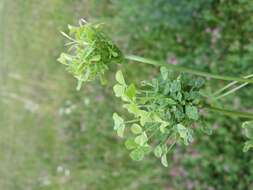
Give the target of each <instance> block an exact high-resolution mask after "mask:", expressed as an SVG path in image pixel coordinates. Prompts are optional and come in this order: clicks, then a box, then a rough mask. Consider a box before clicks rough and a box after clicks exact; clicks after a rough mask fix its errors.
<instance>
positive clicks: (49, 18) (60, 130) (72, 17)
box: [0, 0, 166, 190]
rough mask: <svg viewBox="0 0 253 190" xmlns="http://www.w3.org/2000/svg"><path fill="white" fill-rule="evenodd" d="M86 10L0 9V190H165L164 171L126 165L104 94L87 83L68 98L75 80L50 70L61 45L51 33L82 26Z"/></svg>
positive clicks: (65, 0)
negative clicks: (79, 23)
mask: <svg viewBox="0 0 253 190" xmlns="http://www.w3.org/2000/svg"><path fill="white" fill-rule="evenodd" d="M89 6H90V4H89V3H88V1H81V0H78V1H69V0H43V1H33V0H26V1H23V0H15V1H8V0H2V1H1V2H0V15H1V28H0V40H1V43H0V45H1V49H0V52H1V54H0V61H1V62H0V63H1V64H0V74H1V76H0V84H1V85H0V112H1V114H0V150H1V154H0V189H6V190H14V189H15V190H16V189H26V190H27V189H35V190H37V189H50V190H51V189H52V190H58V189H59V190H72V189H80V190H81V189H88V190H93V189H94V190H99V189H103V190H104V189H145V190H146V189H152V190H154V189H163V187H164V185H165V181H166V177H165V176H166V170H164V169H162V167H161V166H160V165H159V164H157V161H155V160H152V159H151V160H146V161H145V162H144V163H142V164H139V163H135V162H133V161H131V160H130V158H129V156H128V153H127V150H125V149H124V147H123V144H122V142H121V141H119V140H118V139H117V138H116V137H115V135H114V133H113V132H112V121H111V114H112V112H113V111H114V110H115V109H117V108H116V107H115V104H114V102H115V101H117V100H115V98H113V96H112V94H111V89H110V86H109V87H106V88H105V89H104V88H103V87H100V85H97V84H96V83H93V84H92V85H87V86H86V87H85V88H84V89H83V90H82V91H80V92H76V91H75V85H76V83H75V80H74V79H72V77H71V76H69V75H68V74H67V73H66V72H65V71H64V68H63V67H62V66H61V65H60V64H59V63H57V62H56V58H57V56H58V55H59V53H60V52H61V51H62V50H63V43H64V41H63V38H62V37H61V35H60V34H59V31H60V30H65V28H66V26H67V24H69V23H76V22H77V20H78V18H81V17H85V18H90V13H89ZM132 75H134V74H131V73H130V74H129V76H132ZM112 77H113V76H109V78H110V79H111V80H112ZM94 95H95V98H94Z"/></svg>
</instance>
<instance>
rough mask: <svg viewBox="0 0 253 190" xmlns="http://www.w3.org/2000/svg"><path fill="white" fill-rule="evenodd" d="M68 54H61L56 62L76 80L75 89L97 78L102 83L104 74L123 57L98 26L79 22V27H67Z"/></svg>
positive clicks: (120, 61) (82, 21)
mask: <svg viewBox="0 0 253 190" xmlns="http://www.w3.org/2000/svg"><path fill="white" fill-rule="evenodd" d="M68 28H69V35H67V34H65V33H63V32H62V34H63V35H64V36H65V37H66V38H67V39H68V40H69V41H70V42H68V43H67V44H66V45H67V46H70V48H69V51H70V54H66V53H62V54H61V55H60V57H59V58H58V61H59V62H60V63H62V64H64V65H65V66H66V68H67V70H68V71H69V72H70V73H71V74H72V75H73V76H74V77H75V78H76V79H77V80H78V86H77V89H78V90H79V89H80V88H81V85H82V83H83V82H86V81H92V80H94V79H95V78H97V77H99V78H100V80H101V82H102V83H104V82H105V79H104V78H103V75H104V73H105V72H106V71H107V70H108V69H109V67H110V65H111V64H113V63H118V64H120V63H122V61H123V56H122V53H121V52H120V50H119V49H118V48H117V46H116V45H115V44H114V43H113V42H112V41H111V40H110V39H109V38H108V37H107V36H106V35H105V34H104V33H103V32H102V31H101V30H100V25H94V24H90V23H86V22H85V21H84V20H81V21H80V25H79V26H77V27H76V26H70V25H69V27H68Z"/></svg>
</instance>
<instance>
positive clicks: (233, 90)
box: [214, 82, 249, 100]
mask: <svg viewBox="0 0 253 190" xmlns="http://www.w3.org/2000/svg"><path fill="white" fill-rule="evenodd" d="M248 84H249V83H247V82H246V83H243V84H241V85H239V86H237V87H235V88H233V89H231V90H229V91H227V92H226V93H224V94H221V95H220V96H217V97H215V98H214V99H215V100H218V99H221V98H223V97H225V96H227V95H229V94H232V93H234V92H236V91H237V90H240V89H241V88H243V87H244V86H247V85H248Z"/></svg>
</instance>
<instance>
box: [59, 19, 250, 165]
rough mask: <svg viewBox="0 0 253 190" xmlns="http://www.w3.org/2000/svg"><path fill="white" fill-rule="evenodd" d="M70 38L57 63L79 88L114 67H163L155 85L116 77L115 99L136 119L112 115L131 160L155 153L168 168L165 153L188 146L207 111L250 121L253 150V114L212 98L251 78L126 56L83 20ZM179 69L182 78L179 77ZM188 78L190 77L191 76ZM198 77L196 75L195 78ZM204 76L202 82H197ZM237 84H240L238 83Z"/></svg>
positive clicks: (96, 27)
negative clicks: (208, 82) (208, 85)
mask: <svg viewBox="0 0 253 190" xmlns="http://www.w3.org/2000/svg"><path fill="white" fill-rule="evenodd" d="M68 28H69V35H67V34H65V33H62V34H63V35H64V36H65V37H66V38H67V39H68V40H69V42H68V43H67V44H66V45H67V46H70V48H69V53H68V54H67V53H62V54H61V55H60V57H59V59H58V61H59V62H61V63H62V64H64V65H65V66H66V69H67V71H69V72H70V73H71V74H72V75H73V76H74V77H75V78H76V79H77V80H78V86H77V89H80V88H81V85H82V83H83V82H87V81H92V80H94V79H95V78H100V80H101V81H102V82H104V81H105V79H104V73H105V72H106V71H107V70H109V69H110V65H112V64H121V63H123V62H124V61H135V62H141V63H144V64H149V65H153V66H156V67H159V68H160V73H159V74H158V75H157V77H156V78H154V79H152V80H151V81H143V82H142V83H141V84H138V85H135V84H132V83H130V84H128V83H127V82H126V80H125V78H124V76H123V74H122V71H121V70H120V71H118V72H117V73H116V81H117V84H115V86H114V87H113V91H114V93H115V95H116V97H119V98H121V99H122V101H123V102H124V103H123V107H124V108H125V109H126V110H127V111H128V112H129V113H130V115H131V117H132V119H131V120H125V119H123V118H125V117H124V116H120V115H119V114H117V113H114V114H113V120H114V130H115V131H116V132H117V135H118V136H119V137H122V138H123V137H124V138H125V139H126V140H125V146H126V148H127V149H129V150H130V157H131V158H132V159H133V160H137V161H139V160H142V159H143V158H144V156H145V155H146V154H149V153H151V152H153V153H154V155H155V156H156V157H158V158H160V159H161V162H162V164H163V165H164V166H167V165H168V163H167V158H166V155H167V153H168V152H169V151H170V150H171V149H172V148H173V147H174V145H176V144H183V145H189V144H190V143H191V142H192V141H193V136H194V131H195V130H197V129H196V127H195V126H196V124H197V123H203V121H204V119H205V115H202V114H200V113H201V110H202V109H203V110H205V112H216V113H219V114H223V115H226V116H232V117H240V118H244V119H250V121H246V122H244V123H243V125H242V127H243V129H244V131H245V135H246V137H247V138H248V139H249V140H248V141H247V142H246V143H245V146H244V151H248V150H249V149H250V148H252V147H253V133H252V131H253V122H252V121H251V120H253V114H252V113H247V112H241V111H234V110H227V109H224V108H221V107H215V106H213V104H212V101H213V100H216V101H217V100H219V99H221V98H224V97H225V96H227V95H229V94H231V93H234V92H236V91H238V90H239V89H241V88H242V87H244V86H246V85H248V84H252V83H253V80H252V79H251V78H252V77H253V74H251V75H247V76H245V77H242V78H241V77H233V76H224V75H218V74H212V73H206V72H203V71H198V70H194V69H189V68H186V67H182V66H178V65H171V64H166V63H163V62H160V61H155V60H151V59H147V58H143V57H139V56H135V55H123V53H122V52H121V51H120V49H119V48H118V47H117V46H116V45H115V44H114V43H113V42H112V41H111V40H110V38H108V37H107V36H106V34H105V33H104V32H103V31H102V30H101V25H95V24H91V23H86V22H85V21H84V20H81V21H80V24H79V26H69V27H68ZM172 71H177V73H179V75H176V74H175V72H172ZM189 74H190V75H189ZM193 75H196V76H198V77H194V76H193ZM199 76H201V77H202V78H199ZM203 77H205V78H208V79H215V80H223V81H231V82H230V83H229V84H228V85H226V86H225V87H223V88H222V89H218V90H217V91H216V92H214V93H212V94H208V95H206V94H205V93H202V91H201V89H202V88H203V86H204V79H203ZM238 83H242V84H239V85H238ZM200 125H202V124H200Z"/></svg>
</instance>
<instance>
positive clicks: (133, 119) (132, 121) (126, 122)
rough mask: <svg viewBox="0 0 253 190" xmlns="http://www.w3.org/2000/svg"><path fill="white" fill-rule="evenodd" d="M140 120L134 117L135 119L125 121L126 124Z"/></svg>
mask: <svg viewBox="0 0 253 190" xmlns="http://www.w3.org/2000/svg"><path fill="white" fill-rule="evenodd" d="M138 121H140V120H139V119H133V120H129V121H125V122H124V123H125V124H129V123H130V124H131V123H135V122H138Z"/></svg>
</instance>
